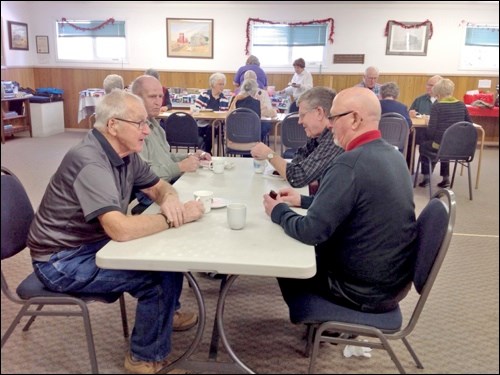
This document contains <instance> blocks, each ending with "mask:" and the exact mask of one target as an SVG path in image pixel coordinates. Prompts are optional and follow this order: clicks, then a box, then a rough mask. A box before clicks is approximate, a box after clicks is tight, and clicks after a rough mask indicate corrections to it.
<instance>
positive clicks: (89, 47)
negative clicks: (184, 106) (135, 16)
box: [56, 20, 127, 62]
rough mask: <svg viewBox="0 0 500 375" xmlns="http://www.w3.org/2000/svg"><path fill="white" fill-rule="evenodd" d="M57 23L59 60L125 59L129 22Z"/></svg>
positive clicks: (105, 60) (104, 60) (107, 60)
mask: <svg viewBox="0 0 500 375" xmlns="http://www.w3.org/2000/svg"><path fill="white" fill-rule="evenodd" d="M104 23H105V21H103V20H94V21H91V20H71V21H67V22H60V21H58V22H56V30H57V59H58V60H64V61H96V62H125V60H126V56H127V54H126V34H125V21H114V22H113V23H107V24H104Z"/></svg>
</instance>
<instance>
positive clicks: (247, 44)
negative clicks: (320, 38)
mask: <svg viewBox="0 0 500 375" xmlns="http://www.w3.org/2000/svg"><path fill="white" fill-rule="evenodd" d="M251 22H259V23H269V24H271V25H276V24H284V25H289V26H303V25H313V24H316V23H329V24H330V34H329V35H328V41H329V42H330V44H332V43H333V18H325V19H322V20H312V21H308V22H275V21H268V20H261V19H260V18H249V19H248V21H247V43H246V45H245V53H246V54H247V55H248V53H249V49H248V47H249V46H250V26H251Z"/></svg>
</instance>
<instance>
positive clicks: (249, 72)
mask: <svg viewBox="0 0 500 375" xmlns="http://www.w3.org/2000/svg"><path fill="white" fill-rule="evenodd" d="M243 79H255V80H257V73H255V72H254V71H253V70H247V71H246V72H245V74H243Z"/></svg>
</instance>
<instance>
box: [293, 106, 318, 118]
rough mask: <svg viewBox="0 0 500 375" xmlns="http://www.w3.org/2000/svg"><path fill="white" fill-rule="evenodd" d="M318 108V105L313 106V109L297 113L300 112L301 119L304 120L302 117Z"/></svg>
mask: <svg viewBox="0 0 500 375" xmlns="http://www.w3.org/2000/svg"><path fill="white" fill-rule="evenodd" d="M317 108H318V107H316V108H311V109H309V110H307V111H305V112H303V113H300V112H297V113H298V115H299V119H301V120H302V119H303V118H304V117H305V116H306V115H307V114H308V113H309V112H312V111H315V110H316V109H317Z"/></svg>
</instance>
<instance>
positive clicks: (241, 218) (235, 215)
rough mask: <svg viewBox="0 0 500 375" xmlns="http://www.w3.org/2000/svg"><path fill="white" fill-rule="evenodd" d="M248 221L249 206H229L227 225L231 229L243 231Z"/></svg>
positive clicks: (237, 204)
mask: <svg viewBox="0 0 500 375" xmlns="http://www.w3.org/2000/svg"><path fill="white" fill-rule="evenodd" d="M246 220H247V206H246V205H244V204H243V203H230V204H228V205H227V224H228V225H229V228H231V229H242V228H243V227H244V226H245V223H246Z"/></svg>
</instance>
